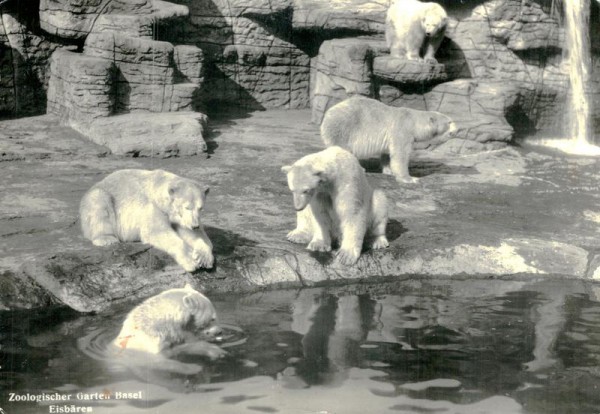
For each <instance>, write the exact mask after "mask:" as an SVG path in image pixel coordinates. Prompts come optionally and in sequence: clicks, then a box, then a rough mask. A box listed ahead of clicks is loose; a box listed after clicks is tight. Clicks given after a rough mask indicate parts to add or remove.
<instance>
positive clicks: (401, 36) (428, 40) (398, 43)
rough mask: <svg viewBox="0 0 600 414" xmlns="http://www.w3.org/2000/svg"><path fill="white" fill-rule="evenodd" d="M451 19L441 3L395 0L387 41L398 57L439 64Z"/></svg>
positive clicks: (390, 9)
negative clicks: (438, 58) (449, 19)
mask: <svg viewBox="0 0 600 414" xmlns="http://www.w3.org/2000/svg"><path fill="white" fill-rule="evenodd" d="M447 24H448V16H447V14H446V11H445V10H444V8H443V7H442V6H440V5H439V4H437V3H421V2H420V1H418V0H395V1H393V3H392V5H391V6H390V8H389V9H388V12H387V17H386V19H385V40H386V43H387V46H388V47H389V48H390V54H391V55H392V56H395V57H401V58H406V59H409V60H418V61H423V60H424V61H425V62H431V63H437V60H436V59H435V53H436V52H437V50H438V48H439V47H440V44H441V43H442V40H444V34H445V33H446V25H447Z"/></svg>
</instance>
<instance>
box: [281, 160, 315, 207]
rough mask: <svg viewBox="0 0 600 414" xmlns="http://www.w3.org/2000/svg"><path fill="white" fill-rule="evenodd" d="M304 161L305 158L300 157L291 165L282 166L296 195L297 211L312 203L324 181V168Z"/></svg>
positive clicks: (289, 185) (295, 204)
mask: <svg viewBox="0 0 600 414" xmlns="http://www.w3.org/2000/svg"><path fill="white" fill-rule="evenodd" d="M304 161H305V159H300V160H298V161H296V162H295V163H294V164H293V165H291V166H290V165H285V166H283V167H281V171H283V172H284V173H286V174H287V179H288V187H289V188H290V190H291V192H292V194H293V196H294V208H295V209H296V211H300V210H303V209H304V208H305V207H306V206H307V205H308V203H310V200H311V199H312V198H313V196H314V195H315V192H316V190H317V188H318V187H319V184H320V183H321V182H323V172H322V170H320V169H318V168H316V167H315V166H314V165H312V164H311V163H308V162H304Z"/></svg>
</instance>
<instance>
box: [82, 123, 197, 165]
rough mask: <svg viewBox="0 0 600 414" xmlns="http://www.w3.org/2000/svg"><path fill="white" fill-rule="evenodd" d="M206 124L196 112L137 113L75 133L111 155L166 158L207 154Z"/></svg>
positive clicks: (85, 126) (95, 124)
mask: <svg viewBox="0 0 600 414" xmlns="http://www.w3.org/2000/svg"><path fill="white" fill-rule="evenodd" d="M206 121H207V117H206V115H204V114H201V113H199V112H164V113H146V114H144V113H136V114H124V115H115V116H111V117H108V118H98V119H96V120H94V121H92V122H91V123H89V124H87V125H76V126H75V129H77V130H80V132H82V133H83V134H84V135H86V136H87V137H88V138H89V139H90V140H92V141H93V142H95V143H97V144H99V145H103V146H106V147H107V148H108V149H110V151H111V152H112V153H113V154H117V155H127V156H135V157H138V156H140V157H163V158H166V157H171V156H186V155H197V154H202V153H204V152H206V143H205V142H204V138H203V133H204V131H205V129H206Z"/></svg>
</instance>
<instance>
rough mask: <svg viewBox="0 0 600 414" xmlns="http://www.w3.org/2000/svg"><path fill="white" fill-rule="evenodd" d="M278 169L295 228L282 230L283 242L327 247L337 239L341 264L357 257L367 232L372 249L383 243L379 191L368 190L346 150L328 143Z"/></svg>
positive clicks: (311, 247)
mask: <svg viewBox="0 0 600 414" xmlns="http://www.w3.org/2000/svg"><path fill="white" fill-rule="evenodd" d="M282 171H284V172H285V173H287V178H288V186H289V188H290V190H291V191H292V194H293V196H294V207H295V208H296V210H297V211H298V213H297V225H296V229H294V230H293V231H291V232H290V233H288V236H287V237H288V240H290V241H291V242H294V243H308V247H307V248H308V249H309V250H313V251H330V250H331V241H332V239H334V238H338V239H340V250H339V251H338V253H337V258H338V260H339V261H340V262H341V263H342V264H345V265H351V264H354V263H355V262H356V261H357V260H358V258H359V256H360V253H361V251H362V245H363V241H364V238H365V235H366V234H367V233H368V234H369V236H370V237H371V238H372V239H373V240H372V248H374V249H378V248H384V247H387V246H388V244H389V243H388V241H387V238H386V236H385V227H386V224H387V201H386V198H385V195H384V194H383V192H382V191H380V190H375V191H373V190H372V189H371V187H370V186H369V183H368V182H367V178H366V176H365V172H364V170H363V168H362V167H361V166H360V164H359V163H358V160H357V159H356V157H354V156H353V155H352V154H350V153H349V152H348V151H346V150H344V149H342V148H340V147H335V146H334V147H330V148H327V149H326V150H323V151H321V152H317V153H315V154H310V155H307V156H305V157H303V158H301V159H299V160H298V161H296V162H295V163H294V164H293V165H291V166H284V167H282Z"/></svg>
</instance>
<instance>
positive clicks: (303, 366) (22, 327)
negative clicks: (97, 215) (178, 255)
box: [0, 280, 600, 414]
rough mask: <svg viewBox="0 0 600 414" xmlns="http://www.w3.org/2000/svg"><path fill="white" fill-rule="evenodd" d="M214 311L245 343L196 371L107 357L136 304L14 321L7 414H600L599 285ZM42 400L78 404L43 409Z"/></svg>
mask: <svg viewBox="0 0 600 414" xmlns="http://www.w3.org/2000/svg"><path fill="white" fill-rule="evenodd" d="M213 303H214V304H215V307H216V308H217V310H218V312H219V316H220V320H221V322H223V324H224V325H225V327H226V328H227V329H228V330H229V332H233V333H234V334H232V335H230V336H229V338H230V340H229V341H227V340H226V343H224V344H223V345H224V347H225V349H226V350H227V351H228V352H229V355H228V356H227V357H226V358H224V359H222V360H219V361H216V362H211V361H208V360H205V359H202V358H200V357H193V356H186V357H185V358H183V357H182V359H181V361H180V362H183V363H186V364H190V365H193V366H196V367H198V370H197V371H198V372H197V373H194V374H189V373H188V374H184V373H181V372H177V371H173V370H170V371H169V370H164V369H162V367H161V366H160V363H156V362H154V361H152V360H150V359H148V361H147V363H145V364H138V365H130V364H129V365H128V364H123V363H117V362H115V361H114V360H112V359H111V358H109V357H107V356H106V355H103V353H102V348H103V347H104V345H105V344H106V343H107V341H109V340H110V339H112V337H114V335H115V334H116V333H117V331H118V329H119V324H120V323H121V321H122V320H123V318H124V315H125V313H126V312H127V310H128V309H129V308H122V309H118V310H117V311H116V312H114V313H111V314H103V315H83V316H82V315H79V314H75V313H73V312H69V311H64V310H53V311H49V312H48V313H47V314H45V315H42V314H41V312H27V313H17V312H12V313H2V314H0V318H1V319H0V327H1V330H0V345H1V348H0V358H1V359H0V365H1V368H0V408H2V410H3V412H4V413H6V414H13V413H50V412H84V411H83V410H88V409H91V410H92V411H91V412H94V413H109V412H110V413H137V412H140V413H181V414H184V413H209V414H210V413H228V414H229V413H343V414H346V413H361V414H362V413H561V414H565V413H599V412H600V286H597V285H593V284H589V283H584V282H581V281H572V280H547V281H543V282H521V281H499V280H476V281H459V280H453V281H439V280H410V281H403V282H394V283H383V284H373V285H354V286H346V287H336V288H315V289H303V290H283V291H274V292H264V293H257V294H250V295H242V296H228V297H224V296H222V297H215V298H213ZM38 397H39V398H41V399H44V398H45V399H51V398H54V399H56V398H60V399H63V400H60V401H56V400H53V401H49V400H47V401H39V402H36V401H28V400H31V399H35V398H38ZM10 399H12V401H9V400H10ZM16 400H21V401H16ZM73 410H75V411H73ZM77 410H79V411H77ZM0 412H2V411H0ZM87 412H90V411H87Z"/></svg>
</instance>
